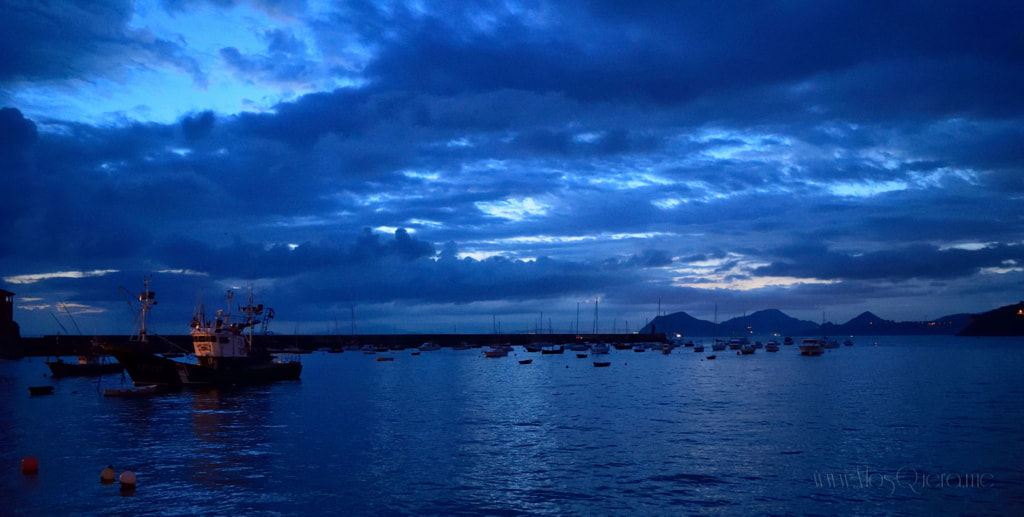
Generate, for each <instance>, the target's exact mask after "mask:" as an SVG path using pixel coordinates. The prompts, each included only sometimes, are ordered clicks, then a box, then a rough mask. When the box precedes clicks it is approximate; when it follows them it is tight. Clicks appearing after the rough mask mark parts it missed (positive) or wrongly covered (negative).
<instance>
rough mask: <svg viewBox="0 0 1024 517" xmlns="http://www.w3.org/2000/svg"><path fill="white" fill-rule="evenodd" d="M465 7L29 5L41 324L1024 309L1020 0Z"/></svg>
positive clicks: (18, 71)
mask: <svg viewBox="0 0 1024 517" xmlns="http://www.w3.org/2000/svg"><path fill="white" fill-rule="evenodd" d="M449 4H450V3H445V2H416V3H403V2H345V3H339V4H337V5H336V4H333V3H327V2H325V3H312V4H306V3H303V2H288V1H284V2H268V1H261V2H257V1H252V2H241V1H239V2H224V1H208V2H207V1H201V0H194V1H185V2H181V1H175V2H168V1H165V2H159V3H156V2H136V3H132V2H114V1H110V2H103V3H99V2H94V3H91V4H89V6H87V7H82V6H78V5H72V4H71V3H51V4H41V5H39V6H28V7H25V6H21V5H20V4H8V3H6V2H5V3H4V11H5V12H8V13H11V15H10V16H6V17H4V19H3V20H2V21H0V29H2V30H3V31H4V33H5V34H12V35H17V36H18V37H9V38H4V42H2V43H0V49H2V50H3V52H2V53H3V54H4V55H9V56H14V58H12V59H9V60H4V63H3V64H2V65H0V105H3V106H5V107H4V108H3V109H2V110H0V168H2V177H0V178H2V179H0V186H2V190H3V192H5V193H6V194H7V195H6V196H5V202H4V203H3V204H2V206H0V216H2V217H3V220H4V221H5V223H4V224H3V225H0V272H2V275H3V285H0V287H4V288H6V289H8V290H11V291H14V292H16V293H18V297H19V299H26V300H27V301H25V303H23V304H21V305H23V306H24V307H29V306H31V307H33V308H34V310H28V309H19V311H18V312H17V314H16V318H17V319H18V320H19V321H20V322H21V323H22V327H23V329H24V333H26V334H28V335H32V334H43V333H53V332H55V330H54V329H53V328H52V327H53V326H54V324H53V318H52V317H51V316H50V315H49V314H46V312H47V311H48V310H49V311H56V310H57V309H56V307H57V306H58V305H57V304H59V303H62V302H68V301H73V302H74V303H75V306H76V307H88V308H89V310H88V311H86V310H82V313H81V314H80V315H78V316H77V317H78V319H82V320H85V321H87V324H86V325H83V330H85V328H86V327H88V328H91V329H94V330H91V331H95V332H113V331H117V332H128V331H130V329H126V328H124V327H125V325H126V324H125V323H123V322H122V321H117V318H115V317H113V315H114V314H115V313H116V314H121V315H123V314H125V313H127V312H128V311H126V310H125V308H124V301H123V299H122V296H121V294H120V293H119V292H118V289H117V287H118V286H121V285H123V286H125V287H126V290H128V291H134V290H136V289H137V286H139V285H140V283H141V278H142V277H143V276H144V275H147V274H155V276H154V288H155V289H158V290H159V291H160V292H161V297H162V299H163V300H164V301H165V305H162V306H161V310H162V311H163V312H164V313H165V316H164V318H166V319H165V320H164V323H163V325H165V326H166V327H165V329H164V331H165V332H167V333H173V332H183V331H184V328H185V327H184V324H185V322H187V321H188V319H189V315H190V311H191V310H192V308H193V306H194V305H196V304H197V303H198V300H202V302H203V303H206V304H207V305H210V306H213V305H215V304H218V303H220V297H221V295H220V291H221V290H223V289H226V288H228V287H236V288H237V287H240V286H243V285H246V284H249V285H253V286H255V288H256V289H257V291H258V293H259V296H261V297H262V298H264V299H265V301H266V302H267V303H268V304H274V305H276V306H278V307H279V308H278V310H277V313H278V317H279V319H281V320H283V321H285V322H287V323H283V325H284V326H286V327H290V328H282V329H279V331H282V332H284V331H293V330H296V329H298V330H300V331H305V332H324V331H331V330H330V329H332V328H333V329H337V328H338V327H339V324H338V320H339V318H340V319H342V320H345V319H348V318H350V317H351V315H352V314H354V313H357V312H358V314H357V319H358V320H359V321H360V324H359V325H360V329H361V330H363V331H366V332H371V331H373V332H391V331H445V332H447V331H451V329H452V328H453V327H458V328H460V329H463V330H465V331H490V330H491V329H492V326H493V325H494V322H495V320H496V319H502V320H503V321H505V322H506V323H505V326H504V327H503V328H505V329H514V330H516V331H520V330H530V329H535V328H537V327H541V326H543V327H547V326H548V325H547V323H544V324H543V325H541V324H539V323H538V322H539V320H540V319H541V318H544V319H553V320H554V321H553V322H551V325H552V326H554V327H555V328H556V330H562V331H568V330H569V329H570V328H571V327H572V326H573V325H574V324H575V317H576V316H575V315H576V308H577V304H586V305H587V306H588V307H589V305H590V304H592V303H594V300H595V299H598V298H599V299H600V300H601V306H602V309H601V311H602V313H603V314H607V316H602V317H601V318H602V320H603V321H602V327H604V326H605V324H607V325H608V326H609V330H610V326H611V325H616V327H617V328H618V329H619V330H621V329H622V328H633V329H635V328H639V327H640V326H642V325H643V324H644V323H646V321H647V320H648V319H649V318H651V317H653V316H654V315H655V312H656V310H657V306H658V302H659V300H660V301H661V305H662V307H663V309H667V310H686V311H689V312H691V313H694V314H696V315H698V316H702V317H706V316H707V314H709V313H710V310H711V307H712V306H713V304H714V303H718V304H719V306H720V310H722V311H725V312H724V313H725V314H729V313H730V312H731V313H735V314H738V313H740V312H742V311H753V310H757V309H762V308H769V307H771V308H779V309H782V310H784V311H786V312H787V313H790V314H793V315H796V316H798V317H806V318H808V319H812V320H817V319H819V317H820V312H821V311H828V312H829V313H830V314H832V315H833V316H831V317H830V319H836V320H840V321H842V320H844V318H847V319H848V318H850V317H853V316H854V315H856V314H857V313H859V312H861V311H863V310H872V311H873V312H875V313H876V314H879V315H880V316H882V317H885V318H889V319H923V318H924V317H926V316H932V317H937V316H940V315H943V314H949V313H955V312H981V311H984V310H989V309H991V308H993V307H995V306H999V305H1004V304H1007V303H1012V302H1015V301H1017V299H1018V298H1020V296H1019V289H1018V288H1017V287H1018V286H1019V285H1021V284H1020V282H1021V280H1022V276H1024V275H1022V264H1024V252H1022V250H1024V248H1022V246H1021V243H1022V241H1024V238H1022V230H1024V211H1022V210H1021V208H1020V207H1021V206H1022V205H1021V196H1022V195H1024V179H1022V178H1024V174H1022V172H1024V171H1022V170H1021V164H1022V163H1024V151H1022V148H1021V146H1020V142H1021V141H1024V134H1022V133H1024V125H1022V124H1021V118H1022V113H1024V100H1022V99H1024V97H1021V96H1020V94H1019V92H1020V91H1022V90H1024V66H1022V65H1024V12H1022V11H1024V8H1022V7H1020V6H1018V5H1017V4H1016V3H1014V2H992V3H985V4H984V5H977V4H976V3H973V2H939V3H936V2H904V3H901V4H899V5H897V6H893V5H889V4H883V3H875V2H840V3H835V2H833V3H829V4H827V5H825V4H821V3H820V2H787V3H785V4H782V5H780V4H771V3H769V4H765V3H763V2H724V3H722V2H717V3H713V4H708V3H707V2H667V3H659V2H653V3H651V2H632V3H621V2H550V3H548V2H521V3H512V4H510V3H507V2H493V3H487V2H485V3H477V4H475V5H473V6H471V7H458V6H451V5H449ZM662 4H664V5H662ZM168 113H170V114H171V115H170V116H168V115H167V114H168ZM68 271H79V272H90V271H101V272H105V273H104V274H101V275H86V276H78V277H67V276H56V277H55V276H46V275H50V274H52V273H54V272H68ZM542 313H543V314H546V315H547V316H541V314H542ZM587 313H588V314H589V309H588V310H587ZM154 317H155V315H154ZM626 321H628V322H629V323H628V327H626V323H625V322H626ZM179 322H180V325H179V324H178V323H179ZM589 325H590V324H589V323H587V324H585V325H581V327H582V328H591V327H590V326H589ZM128 326H130V322H129V324H128ZM341 327H343V328H348V327H347V326H344V325H342V326H341Z"/></svg>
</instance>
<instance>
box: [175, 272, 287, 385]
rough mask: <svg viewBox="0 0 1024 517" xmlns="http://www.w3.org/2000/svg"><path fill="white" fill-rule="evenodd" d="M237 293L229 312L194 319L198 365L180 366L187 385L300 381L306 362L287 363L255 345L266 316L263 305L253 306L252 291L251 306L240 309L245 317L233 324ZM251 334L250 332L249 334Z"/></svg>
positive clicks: (200, 314) (270, 315)
mask: <svg viewBox="0 0 1024 517" xmlns="http://www.w3.org/2000/svg"><path fill="white" fill-rule="evenodd" d="M233 296H234V293H233V292H232V291H231V290H228V291H227V305H228V309H227V310H226V311H224V310H218V311H217V317H216V318H214V319H213V320H208V319H206V315H205V314H204V313H203V312H202V310H200V312H198V313H197V314H196V315H195V316H194V317H193V318H192V324H191V327H192V331H191V334H192V345H193V346H194V347H195V350H196V362H195V363H184V362H179V363H176V365H177V368H178V375H179V377H180V379H181V382H182V383H183V384H189V385H244V384H264V383H268V382H276V381H291V380H298V379H299V375H301V374H302V363H300V362H298V361H283V360H279V359H278V358H277V357H276V356H274V355H271V354H270V353H269V352H267V350H266V349H262V348H258V347H254V346H253V327H255V326H256V325H257V324H259V323H260V322H261V321H260V320H258V319H256V318H257V316H263V315H264V307H263V304H262V303H261V304H259V305H253V294H252V291H249V300H248V304H246V305H245V306H244V307H239V310H240V311H241V312H242V314H244V315H245V318H244V320H243V321H241V322H239V323H232V322H231V303H232V299H233ZM265 314H266V318H267V319H270V318H273V317H274V309H271V308H269V307H268V308H266V313H265ZM246 331H248V332H246Z"/></svg>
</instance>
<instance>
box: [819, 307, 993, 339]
mask: <svg viewBox="0 0 1024 517" xmlns="http://www.w3.org/2000/svg"><path fill="white" fill-rule="evenodd" d="M973 317H974V316H973V315H971V314H954V315H952V316H943V317H942V318H939V319H936V320H932V321H892V320H886V319H882V318H879V317H878V316H876V315H874V314H872V313H870V312H864V313H861V314H860V315H859V316H857V317H856V318H853V319H852V320H850V321H848V322H846V323H843V324H842V325H835V324H832V323H826V324H824V325H822V326H821V332H822V334H824V335H830V336H844V335H849V336H901V335H903V336H906V335H953V334H956V333H958V332H960V331H961V330H963V329H964V328H965V327H966V326H967V325H968V324H969V323H970V322H971V320H972V319H973Z"/></svg>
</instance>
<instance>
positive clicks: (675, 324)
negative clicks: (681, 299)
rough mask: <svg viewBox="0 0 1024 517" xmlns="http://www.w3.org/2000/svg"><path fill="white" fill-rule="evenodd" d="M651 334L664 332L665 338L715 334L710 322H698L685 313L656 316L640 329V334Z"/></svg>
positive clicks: (712, 324)
mask: <svg viewBox="0 0 1024 517" xmlns="http://www.w3.org/2000/svg"><path fill="white" fill-rule="evenodd" d="M652 332H664V333H665V335H666V336H669V337H673V336H675V335H676V334H679V335H680V336H710V335H713V334H714V332H715V324H714V323H711V322H710V321H704V320H699V319H697V318H694V317H693V316H690V315H689V314H687V313H685V312H675V313H672V314H666V315H665V316H658V317H656V318H654V319H653V320H651V322H650V323H648V324H647V325H646V326H644V328H642V329H640V333H641V334H650V333H652Z"/></svg>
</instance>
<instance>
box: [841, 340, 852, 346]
mask: <svg viewBox="0 0 1024 517" xmlns="http://www.w3.org/2000/svg"><path fill="white" fill-rule="evenodd" d="M843 344H844V345H846V346H853V340H852V339H847V340H846V341H843Z"/></svg>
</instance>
